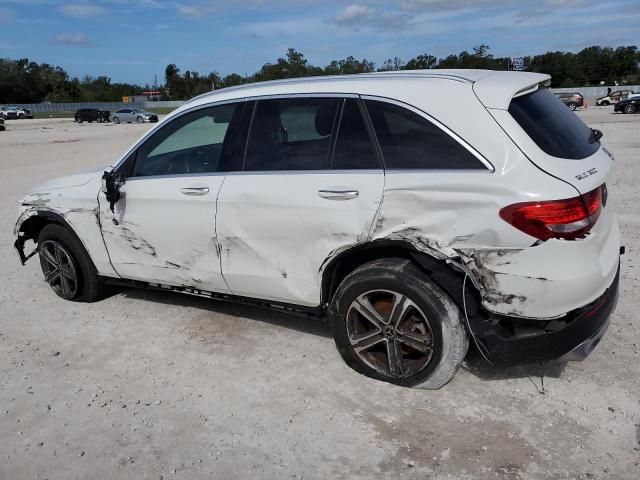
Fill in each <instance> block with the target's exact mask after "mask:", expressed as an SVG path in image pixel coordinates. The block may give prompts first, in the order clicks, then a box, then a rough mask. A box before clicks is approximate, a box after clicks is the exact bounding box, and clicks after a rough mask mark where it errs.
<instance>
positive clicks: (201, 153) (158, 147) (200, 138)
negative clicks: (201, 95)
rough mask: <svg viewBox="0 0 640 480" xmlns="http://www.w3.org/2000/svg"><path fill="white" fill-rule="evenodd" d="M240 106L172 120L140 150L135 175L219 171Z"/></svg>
mask: <svg viewBox="0 0 640 480" xmlns="http://www.w3.org/2000/svg"><path fill="white" fill-rule="evenodd" d="M237 110H239V108H238V106H237V104H230V105H221V106H218V107H211V108H205V109H202V110H197V111H195V112H191V113H187V114H184V115H181V116H180V117H178V118H176V119H174V120H172V121H170V122H169V123H168V124H167V125H165V126H164V127H163V128H162V129H161V130H160V131H159V132H158V133H156V134H155V135H154V136H153V137H151V138H150V139H149V140H147V141H146V142H145V143H144V144H143V145H142V146H141V147H140V148H139V150H138V154H137V156H136V162H135V168H134V172H133V176H135V177H139V176H150V175H180V174H190V173H208V172H215V171H217V169H218V163H219V161H220V157H221V155H222V149H223V144H224V142H225V139H226V137H227V133H228V131H229V125H230V124H231V121H232V119H233V118H234V116H235V113H236V111H237Z"/></svg>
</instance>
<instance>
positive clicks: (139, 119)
mask: <svg viewBox="0 0 640 480" xmlns="http://www.w3.org/2000/svg"><path fill="white" fill-rule="evenodd" d="M136 122H138V123H144V118H142V117H138V118H136Z"/></svg>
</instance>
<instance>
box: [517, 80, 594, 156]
mask: <svg viewBox="0 0 640 480" xmlns="http://www.w3.org/2000/svg"><path fill="white" fill-rule="evenodd" d="M509 113H510V114H511V116H512V117H513V118H514V119H515V120H516V122H518V124H519V125H520V126H521V127H522V129H523V130H524V131H525V132H526V133H527V135H529V137H530V138H531V139H532V140H533V141H534V142H535V143H536V145H538V147H540V149H541V150H543V151H544V152H546V153H548V154H549V155H552V156H554V157H560V158H566V159H571V160H580V159H582V158H586V157H589V156H591V155H593V154H594V153H595V152H596V151H597V150H598V149H599V148H600V142H593V143H590V142H589V139H590V137H591V130H590V129H589V127H587V126H586V125H585V124H584V122H583V121H582V120H581V119H580V117H578V115H576V114H575V113H574V112H572V111H571V110H569V109H568V108H567V107H566V106H565V105H564V104H563V103H562V102H559V101H558V99H557V98H555V97H554V96H553V94H552V93H551V92H550V91H549V89H547V88H540V89H538V90H536V91H535V92H533V93H529V94H527V95H522V96H519V97H516V98H514V99H513V100H511V104H510V105H509Z"/></svg>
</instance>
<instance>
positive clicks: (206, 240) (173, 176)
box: [100, 103, 243, 293]
mask: <svg viewBox="0 0 640 480" xmlns="http://www.w3.org/2000/svg"><path fill="white" fill-rule="evenodd" d="M242 106H243V104H242V103H240V104H227V105H222V106H216V107H209V108H203V109H199V110H195V111H192V112H189V113H186V114H182V115H180V116H179V117H176V118H175V119H173V120H171V121H170V122H168V123H167V124H165V125H164V126H163V127H162V128H160V129H159V130H158V131H157V132H156V133H155V134H154V135H152V136H151V137H150V138H149V139H147V140H146V141H145V142H144V143H143V144H142V145H140V147H138V148H137V149H136V151H135V152H134V154H132V155H131V156H130V158H129V159H128V160H127V161H126V162H125V163H124V164H123V165H121V166H119V167H118V169H119V170H120V171H122V172H123V173H124V174H125V175H126V177H127V178H126V182H125V184H124V185H123V186H122V187H121V189H120V191H121V193H122V196H121V199H120V200H119V201H118V202H117V203H116V205H115V212H114V213H112V212H111V211H110V210H109V205H108V203H107V202H106V200H105V198H104V196H102V195H101V196H100V222H101V226H102V232H103V237H104V241H105V245H106V247H107V250H108V252H109V257H110V259H111V263H112V264H113V267H114V269H115V270H116V272H117V273H118V274H119V275H120V276H121V277H123V278H128V279H134V280H142V281H147V282H153V283H160V284H168V285H176V286H192V287H196V288H199V289H202V290H210V291H216V292H226V293H228V289H227V287H226V284H225V282H224V280H223V278H222V275H221V272H220V260H219V256H218V251H217V250H216V231H215V217H216V197H217V195H218V192H219V190H220V186H221V185H222V183H223V180H224V174H222V173H219V172H218V170H219V168H218V167H219V165H220V164H221V163H222V162H223V158H224V157H225V155H226V154H227V153H226V146H227V145H228V144H229V142H230V137H231V136H233V132H234V131H235V130H234V127H233V123H234V118H235V116H236V115H238V114H239V111H240V110H242V108H241V107H242Z"/></svg>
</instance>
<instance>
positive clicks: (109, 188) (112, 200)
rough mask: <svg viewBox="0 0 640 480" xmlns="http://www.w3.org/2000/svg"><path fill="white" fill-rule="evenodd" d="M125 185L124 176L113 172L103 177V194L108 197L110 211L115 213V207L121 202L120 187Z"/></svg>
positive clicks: (105, 173) (106, 173)
mask: <svg viewBox="0 0 640 480" xmlns="http://www.w3.org/2000/svg"><path fill="white" fill-rule="evenodd" d="M122 185H124V175H122V174H121V173H117V172H115V171H112V172H104V174H103V175H102V193H104V195H105V197H107V201H108V202H109V209H110V210H111V212H112V213H113V212H114V208H113V207H114V205H115V204H116V203H118V200H120V187H121V186H122Z"/></svg>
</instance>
